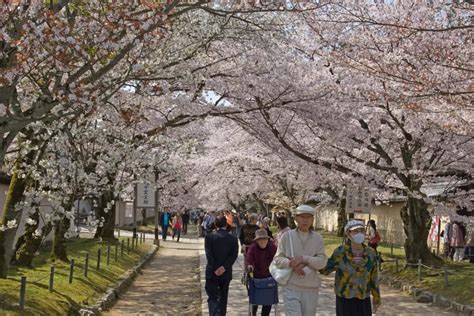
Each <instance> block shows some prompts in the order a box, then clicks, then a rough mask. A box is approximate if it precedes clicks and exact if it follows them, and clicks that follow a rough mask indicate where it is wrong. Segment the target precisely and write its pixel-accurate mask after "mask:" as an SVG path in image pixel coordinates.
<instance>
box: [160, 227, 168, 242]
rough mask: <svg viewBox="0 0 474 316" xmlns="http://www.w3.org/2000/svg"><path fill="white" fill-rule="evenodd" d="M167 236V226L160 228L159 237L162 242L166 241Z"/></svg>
mask: <svg viewBox="0 0 474 316" xmlns="http://www.w3.org/2000/svg"><path fill="white" fill-rule="evenodd" d="M167 235H168V226H161V237H162V238H163V240H166V236H167Z"/></svg>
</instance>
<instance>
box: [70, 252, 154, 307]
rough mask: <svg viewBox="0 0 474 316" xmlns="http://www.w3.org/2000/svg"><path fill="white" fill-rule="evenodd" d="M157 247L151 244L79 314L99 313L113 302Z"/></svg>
mask: <svg viewBox="0 0 474 316" xmlns="http://www.w3.org/2000/svg"><path fill="white" fill-rule="evenodd" d="M158 249H159V247H158V246H157V245H152V248H151V249H150V251H148V253H147V254H145V255H144V256H143V257H142V258H141V260H140V261H139V262H138V263H137V264H135V265H134V266H133V267H132V268H130V269H129V270H128V271H127V272H126V273H125V274H124V276H123V278H122V279H121V280H120V281H118V282H117V283H115V284H114V285H113V286H112V287H110V288H109V289H108V290H107V291H106V292H105V295H104V296H102V297H101V298H100V299H99V300H98V301H97V302H96V303H95V304H94V305H92V306H87V307H83V308H81V309H80V311H79V313H80V314H81V315H99V314H100V312H101V311H103V310H107V309H109V308H110V307H112V305H113V304H114V303H115V301H116V300H117V299H118V298H119V296H120V295H121V294H122V293H124V292H125V291H126V290H127V289H128V288H129V287H130V285H132V283H133V281H134V280H135V278H136V277H137V276H138V274H139V273H140V271H141V270H142V269H143V267H144V266H145V265H146V264H147V263H148V262H150V260H152V259H153V257H155V254H156V253H157V252H158Z"/></svg>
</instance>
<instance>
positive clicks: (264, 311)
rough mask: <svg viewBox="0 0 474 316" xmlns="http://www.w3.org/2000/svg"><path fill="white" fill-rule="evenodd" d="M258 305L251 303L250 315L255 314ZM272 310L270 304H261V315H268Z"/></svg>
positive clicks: (254, 315)
mask: <svg viewBox="0 0 474 316" xmlns="http://www.w3.org/2000/svg"><path fill="white" fill-rule="evenodd" d="M257 310H258V305H252V316H257ZM271 310H272V305H263V306H262V316H269V315H270V311H271Z"/></svg>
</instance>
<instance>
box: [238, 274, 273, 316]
mask: <svg viewBox="0 0 474 316" xmlns="http://www.w3.org/2000/svg"><path fill="white" fill-rule="evenodd" d="M245 286H246V287H247V293H248V295H249V315H252V305H274V304H275V309H274V310H275V316H276V315H278V283H277V282H276V281H275V279H273V278H272V277H268V278H264V279H255V278H254V277H253V271H247V277H246V278H245Z"/></svg>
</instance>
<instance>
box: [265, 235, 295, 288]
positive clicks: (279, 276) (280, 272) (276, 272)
mask: <svg viewBox="0 0 474 316" xmlns="http://www.w3.org/2000/svg"><path fill="white" fill-rule="evenodd" d="M287 234H288V238H289V239H290V257H294V255H295V254H294V251H293V240H292V238H291V231H289V232H288V233H287ZM269 270H270V274H271V275H272V277H273V278H274V279H275V281H277V283H278V284H280V285H282V286H285V285H286V284H287V283H288V281H289V280H290V277H291V274H292V272H293V269H292V268H279V267H277V265H276V263H275V259H273V261H272V263H271V264H270V267H269Z"/></svg>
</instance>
